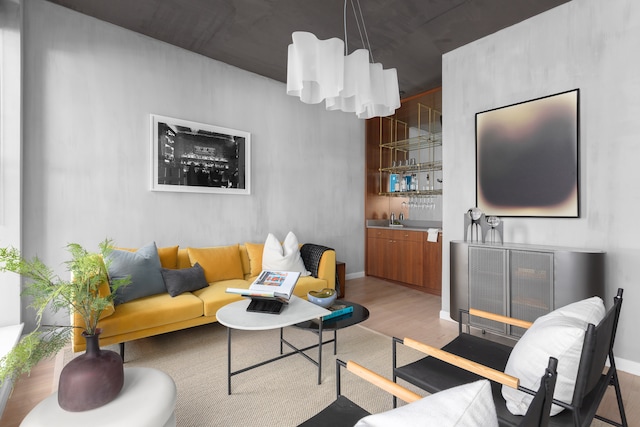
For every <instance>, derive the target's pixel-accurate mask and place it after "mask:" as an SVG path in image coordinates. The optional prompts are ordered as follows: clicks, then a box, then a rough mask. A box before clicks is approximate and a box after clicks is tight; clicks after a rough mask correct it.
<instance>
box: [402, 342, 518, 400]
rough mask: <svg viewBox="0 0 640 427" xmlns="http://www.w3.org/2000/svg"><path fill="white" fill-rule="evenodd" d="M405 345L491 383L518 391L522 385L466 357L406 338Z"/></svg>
mask: <svg viewBox="0 0 640 427" xmlns="http://www.w3.org/2000/svg"><path fill="white" fill-rule="evenodd" d="M403 344H404V345H406V346H407V347H410V348H413V349H414V350H418V351H420V352H422V353H425V354H427V355H429V356H431V357H435V358H436V359H439V360H442V361H443V362H446V363H449V364H450V365H453V366H457V367H458V368H460V369H464V370H465V371H469V372H472V373H474V374H476V375H480V376H481V377H484V378H487V379H489V380H491V381H495V382H498V383H500V384H502V385H506V386H507V387H511V388H514V389H516V390H517V389H518V387H519V385H520V380H519V379H518V378H516V377H513V376H511V375H507V374H505V373H504V372H501V371H498V370H496V369H493V368H490V367H488V366H485V365H482V364H480V363H477V362H474V361H472V360H469V359H465V358H464V357H460V356H457V355H455V354H452V353H449V352H447V351H444V350H441V349H439V348H436V347H432V346H430V345H427V344H424V343H421V342H419V341H416V340H414V339H411V338H405V339H404V340H403Z"/></svg>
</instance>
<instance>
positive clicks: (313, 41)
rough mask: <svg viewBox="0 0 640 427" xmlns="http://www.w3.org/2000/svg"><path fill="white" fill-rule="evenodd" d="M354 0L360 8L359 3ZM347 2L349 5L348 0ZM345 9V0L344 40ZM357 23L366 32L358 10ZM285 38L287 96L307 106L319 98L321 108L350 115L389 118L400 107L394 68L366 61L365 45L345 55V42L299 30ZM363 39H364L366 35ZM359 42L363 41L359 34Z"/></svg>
mask: <svg viewBox="0 0 640 427" xmlns="http://www.w3.org/2000/svg"><path fill="white" fill-rule="evenodd" d="M356 1H357V3H358V9H360V3H359V1H358V0H356ZM351 4H352V7H354V2H353V0H351ZM346 10H347V0H345V16H344V18H345V40H346V36H347V30H346ZM354 13H355V7H354ZM357 20H358V19H357V16H356V21H357ZM360 21H361V23H362V27H363V29H364V32H365V36H366V29H365V28H364V19H363V18H362V12H360ZM358 30H360V26H358ZM361 37H362V34H361ZM291 38H292V39H293V43H292V44H290V45H289V50H288V63H287V95H292V96H297V97H299V98H300V100H301V101H302V102H304V103H307V104H317V103H319V102H322V101H323V100H324V101H325V106H326V108H327V110H341V111H344V112H348V113H355V114H356V115H357V116H358V118H361V119H370V118H372V117H386V116H390V115H392V114H394V113H395V110H396V109H397V108H399V107H400V91H399V90H398V73H397V72H396V70H395V68H391V69H388V70H384V69H383V68H382V64H379V63H371V62H373V56H372V55H371V46H369V49H358V50H356V51H354V52H353V53H351V54H350V55H346V56H345V54H346V52H345V44H344V43H343V42H342V40H340V39H337V38H332V39H328V40H318V38H317V37H316V36H315V35H313V34H311V33H308V32H303V31H296V32H294V33H293V34H292V35H291ZM366 39H367V43H368V40H369V38H368V36H366ZM362 42H363V45H364V38H363V39H362ZM343 52H344V53H343ZM370 57H371V62H369V58H370Z"/></svg>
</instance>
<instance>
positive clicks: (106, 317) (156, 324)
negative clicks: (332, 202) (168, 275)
mask: <svg viewBox="0 0 640 427" xmlns="http://www.w3.org/2000/svg"><path fill="white" fill-rule="evenodd" d="M234 248H237V257H238V258H239V259H235V256H236V255H235V254H236V251H235V250H234ZM203 249H205V250H204V251H203ZM262 249H263V244H258V243H246V244H244V245H241V244H238V245H231V246H219V247H211V248H178V247H177V246H173V247H164V248H158V255H159V258H160V263H161V265H162V267H163V268H170V269H176V268H177V269H182V268H189V267H191V266H192V264H195V262H196V260H194V259H193V258H198V256H199V257H200V259H198V260H197V262H198V263H199V264H200V265H201V266H202V267H203V269H204V270H205V277H206V278H207V282H209V286H207V287H205V288H203V289H199V290H197V291H193V292H185V293H182V294H180V295H178V296H175V297H171V295H169V293H162V294H157V295H151V296H147V297H143V298H138V299H134V300H132V301H128V302H125V303H122V304H119V305H115V306H114V307H110V308H108V309H107V310H105V312H104V313H103V314H102V317H101V319H100V321H99V323H98V327H99V328H101V329H102V332H101V334H100V345H101V346H107V345H111V344H120V353H121V355H122V356H123V357H124V343H125V342H127V341H133V340H136V339H139V338H145V337H150V336H153V335H159V334H163V333H166V332H172V331H177V330H180V329H185V328H190V327H192V326H198V325H204V324H206V323H213V322H215V321H216V312H217V311H218V309H220V307H222V306H224V305H226V304H229V303H231V302H234V301H238V300H240V299H242V297H241V296H239V295H236V294H229V293H226V292H225V291H226V289H227V288H228V287H231V288H248V287H249V286H250V284H251V283H252V282H253V280H254V279H255V278H256V277H257V276H258V274H259V273H260V271H261V269H262V265H261V264H262ZM207 250H208V251H207ZM190 253H191V257H190ZM203 253H204V254H205V255H206V254H207V253H208V254H209V255H211V254H213V256H210V257H209V259H203V258H202V256H203ZM216 254H220V256H215V255H216ZM203 263H204V264H208V265H203ZM238 263H239V264H238ZM236 264H237V265H238V268H241V269H242V276H243V278H242V279H240V278H233V279H225V278H224V276H225V274H224V271H225V269H227V270H228V269H229V268H230V267H229V266H230V265H236ZM240 266H241V267H240ZM307 268H310V266H307ZM317 269H318V273H317V277H313V276H304V277H300V279H299V280H298V283H297V284H296V287H295V289H294V294H295V295H296V296H298V297H301V298H305V299H306V297H307V292H309V291H311V290H320V289H323V288H333V289H335V277H336V254H335V251H333V250H331V249H328V250H326V251H324V252H323V253H322V256H321V258H320V260H319V264H318V265H317ZM210 279H213V280H210ZM105 286H108V284H106V285H105ZM71 322H72V325H73V326H77V327H76V328H74V332H73V340H72V349H73V351H74V352H79V351H84V350H85V339H84V338H83V337H82V331H83V327H84V325H83V323H82V319H81V318H80V316H78V315H77V314H76V313H72V315H71Z"/></svg>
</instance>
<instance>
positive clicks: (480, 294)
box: [469, 247, 508, 334]
mask: <svg viewBox="0 0 640 427" xmlns="http://www.w3.org/2000/svg"><path fill="white" fill-rule="evenodd" d="M507 255H508V253H507V251H506V250H504V249H494V248H478V247H470V248H469V308H475V309H478V310H484V311H488V312H491V313H495V314H501V315H504V316H506V315H508V313H507V304H506V301H507V279H508V276H507ZM471 324H472V325H475V326H478V327H481V328H483V329H489V330H492V331H495V332H499V333H502V334H506V333H507V330H506V327H505V325H504V324H502V323H500V322H494V321H492V320H486V319H480V318H476V317H472V318H471Z"/></svg>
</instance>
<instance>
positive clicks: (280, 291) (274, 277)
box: [227, 270, 300, 302]
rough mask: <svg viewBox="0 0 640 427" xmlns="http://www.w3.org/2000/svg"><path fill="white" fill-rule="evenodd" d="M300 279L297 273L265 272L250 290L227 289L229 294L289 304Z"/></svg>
mask: <svg viewBox="0 0 640 427" xmlns="http://www.w3.org/2000/svg"><path fill="white" fill-rule="evenodd" d="M299 278H300V273H299V272H297V271H268V270H263V271H262V272H261V273H260V275H258V278H257V279H256V280H255V281H254V282H253V283H252V284H251V286H249V289H241V288H227V292H228V293H232V294H240V295H242V296H244V297H250V298H270V299H276V300H279V301H282V302H288V301H289V299H290V298H291V295H292V294H293V289H294V288H295V287H296V283H297V282H298V279H299Z"/></svg>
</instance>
